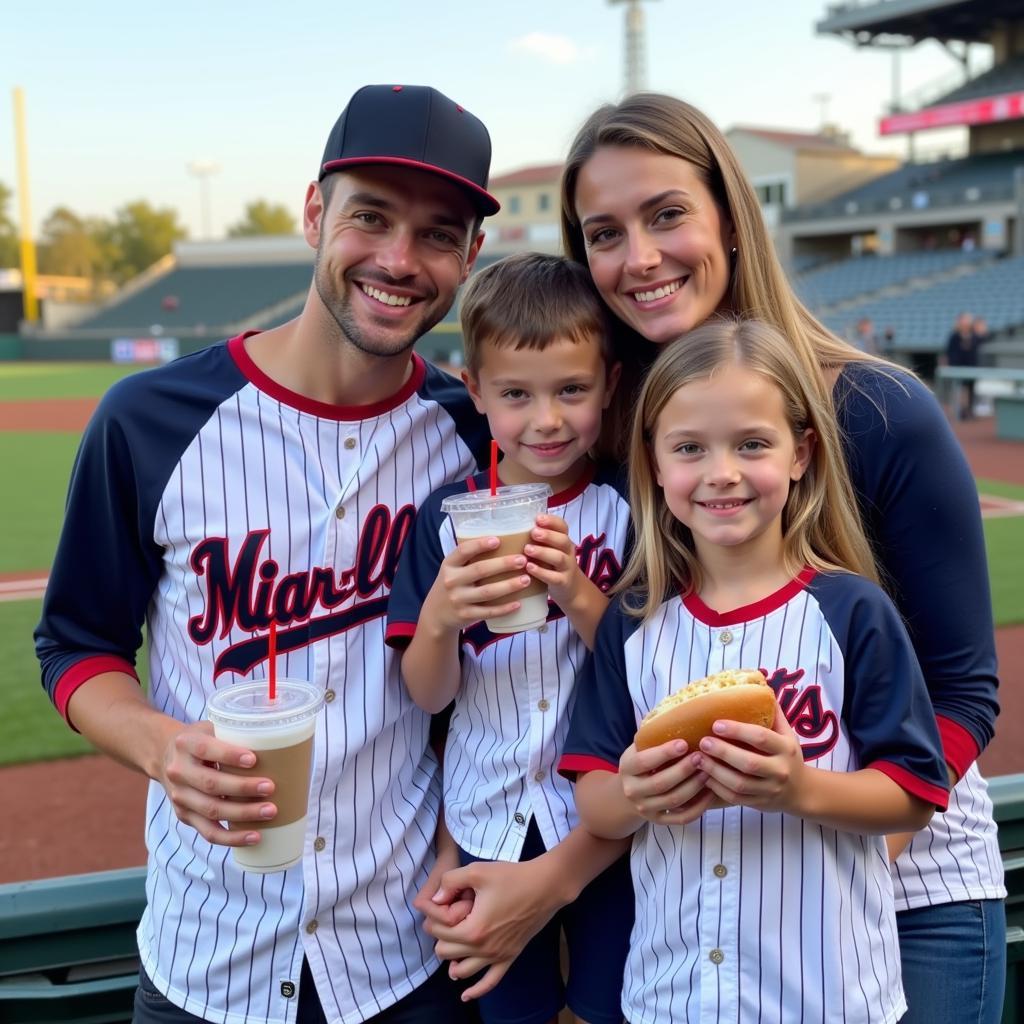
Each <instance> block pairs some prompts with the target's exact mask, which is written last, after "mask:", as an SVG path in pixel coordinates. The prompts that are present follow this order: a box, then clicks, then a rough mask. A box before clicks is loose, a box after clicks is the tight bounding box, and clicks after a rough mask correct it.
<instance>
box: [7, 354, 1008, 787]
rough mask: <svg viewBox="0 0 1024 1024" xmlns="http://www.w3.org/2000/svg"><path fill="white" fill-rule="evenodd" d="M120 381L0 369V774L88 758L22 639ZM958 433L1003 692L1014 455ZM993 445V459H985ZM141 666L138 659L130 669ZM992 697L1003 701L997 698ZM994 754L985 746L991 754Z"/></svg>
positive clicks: (1002, 762) (1003, 762)
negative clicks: (81, 451)
mask: <svg viewBox="0 0 1024 1024" xmlns="http://www.w3.org/2000/svg"><path fill="white" fill-rule="evenodd" d="M131 372H135V368H132V367H127V368H126V367H117V366H111V365H99V364H69V363H36V364H32V363H0V479H3V480H5V481H7V494H8V499H7V501H6V502H5V514H4V529H3V530H2V531H0V658H2V662H0V663H2V664H3V665H4V666H5V671H4V672H3V674H2V675H0V708H2V714H0V765H4V764H17V763H21V762H29V761H47V760H51V759H53V758H59V757H64V756H68V755H75V754H81V753H85V752H87V751H88V749H89V747H88V744H87V743H86V742H85V740H83V739H82V738H81V737H80V736H78V735H76V734H75V733H72V732H71V731H70V730H68V729H67V728H66V727H65V726H64V725H63V724H62V723H61V721H60V719H59V718H58V717H57V715H56V713H55V712H54V710H53V708H52V707H51V705H50V703H49V701H48V700H47V699H46V698H45V696H44V695H43V692H42V689H41V687H40V686H39V682H38V678H39V673H38V666H37V663H36V660H35V655H34V653H33V645H32V631H33V628H34V626H35V624H36V622H37V620H38V618H39V611H40V601H41V596H42V589H43V587H44V585H45V579H46V575H47V572H48V569H49V565H50V561H51V558H52V556H53V551H54V547H55V545H56V541H57V536H58V532H59V530H60V524H61V518H62V515H63V506H64V494H65V489H66V487H67V481H68V476H69V474H70V471H71V467H72V464H73V462H74V457H75V451H76V449H77V445H78V439H79V437H80V435H81V431H82V428H83V426H84V424H85V422H86V420H87V419H88V415H89V413H90V412H91V410H92V408H93V407H94V405H95V403H96V401H97V399H98V398H99V396H100V395H102V393H103V392H104V391H105V390H106V388H107V387H109V386H110V385H111V384H112V383H113V382H114V381H116V380H117V379H118V378H120V377H123V376H125V375H126V374H128V373H131ZM969 426H970V427H971V428H972V430H973V432H974V434H976V435H977V438H976V439H975V438H973V437H972V436H962V440H963V442H964V446H965V450H966V451H967V453H968V457H969V458H970V459H971V461H972V466H973V465H974V464H975V459H974V458H973V457H972V451H975V450H976V451H978V452H982V454H983V456H984V457H979V459H978V461H979V462H980V463H982V464H983V465H982V471H983V472H984V473H985V474H986V475H985V476H979V479H978V489H979V493H980V495H981V503H982V509H983V512H984V513H985V516H986V518H985V535H986V541H987V544H988V555H989V570H990V573H991V580H992V595H993V600H994V605H995V614H996V622H997V625H998V626H999V627H1001V628H1000V630H999V636H1000V655H1001V660H1002V665H1001V670H1002V671H1001V675H1002V677H1003V679H1004V680H1011V679H1014V678H1016V677H1018V676H1019V675H1020V673H1021V671H1022V670H1024V642H1022V641H1024V445H1018V444H1014V443H1012V442H993V441H992V440H991V437H990V435H991V433H992V425H991V423H990V422H988V423H986V422H984V421H982V423H980V424H977V425H975V424H971V425H969ZM986 432H987V433H986ZM993 444H995V445H997V446H998V445H1000V444H1001V445H1003V446H1004V447H1003V448H1002V449H1000V448H998V447H997V448H996V449H995V451H994V454H993V452H992V450H991V449H992V445H993ZM986 446H987V447H986ZM96 585H97V586H111V587H114V586H117V580H97V581H96ZM1018 638H1019V639H1018ZM1014 652H1016V653H1014ZM1008 658H1009V659H1010V660H1009V661H1008V660H1007V659H1008ZM144 666H145V658H144V656H142V657H140V668H142V669H144ZM1003 695H1004V699H1005V700H1006V701H1010V700H1012V691H1011V690H1010V688H1009V687H1004V691H1003ZM1020 717H1021V716H1019V715H1016V716H1015V715H1013V714H1012V712H1011V711H1010V708H1009V705H1008V704H1007V706H1006V707H1005V708H1004V713H1003V717H1002V718H1001V719H1000V733H1003V732H1006V733H1007V736H1006V741H1005V750H1004V751H1003V753H1002V754H1001V755H1000V757H999V758H998V764H993V765H992V767H990V768H989V771H990V772H991V771H992V770H993V769H994V768H996V767H998V768H999V769H1000V770H1001V771H1007V772H1008V771H1021V770H1024V749H1021V744H1020V743H1018V742H1016V741H1015V739H1014V737H1013V736H1012V734H1013V732H1014V730H1013V729H1012V728H1006V729H1004V728H1003V727H1004V726H1007V727H1009V726H1011V724H1012V723H1013V722H1015V721H1016V720H1019V719H1020ZM1011 741H1012V742H1011ZM1003 743H1004V741H1003V737H1002V735H1000V734H997V738H996V742H995V744H993V748H992V749H993V751H994V750H998V749H1000V748H1002V747H1003ZM991 752H992V751H990V753H991ZM986 756H988V754H987V755H986Z"/></svg>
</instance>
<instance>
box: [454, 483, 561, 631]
mask: <svg viewBox="0 0 1024 1024" xmlns="http://www.w3.org/2000/svg"><path fill="white" fill-rule="evenodd" d="M550 496H551V488H550V487H549V486H548V485H547V484H512V485H510V486H507V487H499V488H498V489H497V493H496V494H491V492H490V491H470V492H468V493H466V494H452V495H450V496H449V497H447V498H445V499H444V501H442V502H441V511H442V512H445V513H447V514H448V515H449V516H451V519H452V527H453V528H454V530H455V536H456V538H458V540H459V542H460V543H461V542H462V541H464V540H472V539H473V538H475V537H497V538H498V547H497V548H496V549H495V550H493V551H485V552H484V553H483V554H481V555H478V556H477V557H476V558H474V559H473V561H474V562H481V561H484V560H485V559H489V558H500V557H501V556H502V555H521V554H522V553H523V548H524V547H525V546H526V545H527V544H528V543H529V541H530V531H531V530H532V529H533V528H534V526H536V525H537V516H539V515H543V513H545V512H546V511H547V508H548V498H549V497H550ZM522 574H523V573H522V570H514V571H513V572H501V573H495V575H493V576H490V577H488V580H487V582H491V581H499V580H509V579H513V578H515V577H516V576H521V575H522ZM506 600H507V601H519V602H520V606H519V608H518V609H517V610H516V611H514V612H510V613H509V614H508V615H499V616H498V617H497V618H493V619H487V620H486V621H487V628H488V629H489V630H490V631H491V632H492V633H522V632H523V631H524V630H527V629H537V628H538V627H540V626H542V625H544V623H545V622H546V621H547V617H548V588H547V586H546V584H544V583H541V581H540V580H533V581H532V582H531V583H530V585H529V586H528V587H526V588H525V589H523V590H519V591H517V592H516V593H514V594H510V595H509V597H508V598H506Z"/></svg>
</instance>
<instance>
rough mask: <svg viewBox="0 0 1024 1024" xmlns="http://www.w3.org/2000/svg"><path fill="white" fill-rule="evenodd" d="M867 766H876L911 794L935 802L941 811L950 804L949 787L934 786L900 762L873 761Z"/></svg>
mask: <svg viewBox="0 0 1024 1024" xmlns="http://www.w3.org/2000/svg"><path fill="white" fill-rule="evenodd" d="M866 767H868V768H874V769H875V771H877V772H881V773H882V774H883V775H887V776H888V777H889V778H890V779H892V781H893V782H895V783H896V785H897V786H900V787H902V788H903V789H905V790H906V791H907V792H908V793H910V795H911V796H916V797H919V798H920V799H922V800H925V801H927V802H928V803H930V804H935V807H936V809H937V810H939V811H944V810H945V809H946V807H947V806H948V805H949V790H948V789H945V788H944V787H943V786H933V785H932V784H931V783H930V782H925V781H924V780H923V779H919V778H918V777H917V776H916V775H914V774H913V772H908V771H907V769H906V768H901V767H900V766H899V765H898V764H893V763H892V762H891V761H873V762H872V763H871V764H869V765H866Z"/></svg>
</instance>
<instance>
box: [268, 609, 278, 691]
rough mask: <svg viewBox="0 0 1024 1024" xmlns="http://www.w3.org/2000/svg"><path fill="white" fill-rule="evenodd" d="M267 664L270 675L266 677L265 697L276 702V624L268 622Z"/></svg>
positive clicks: (272, 621) (273, 621)
mask: <svg viewBox="0 0 1024 1024" xmlns="http://www.w3.org/2000/svg"><path fill="white" fill-rule="evenodd" d="M267 662H268V666H269V669H270V674H269V675H268V676H267V696H268V697H269V698H270V699H271V700H277V622H276V621H275V620H274V619H271V620H270V635H269V636H268V637H267Z"/></svg>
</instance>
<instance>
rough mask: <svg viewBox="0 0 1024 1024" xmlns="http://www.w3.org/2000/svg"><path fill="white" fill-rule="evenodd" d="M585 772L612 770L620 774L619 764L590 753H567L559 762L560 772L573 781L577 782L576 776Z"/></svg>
mask: <svg viewBox="0 0 1024 1024" xmlns="http://www.w3.org/2000/svg"><path fill="white" fill-rule="evenodd" d="M585 772H612V773H613V774H615V775H618V774H619V766H618V765H617V764H612V763H611V762H610V761H604V760H602V759H601V758H600V757H591V756H590V755H589V754H565V755H563V757H562V759H561V760H560V761H559V762H558V774H559V775H564V776H565V777H566V778H567V779H569V780H570V781H571V782H575V781H576V776H577V775H583V774H584V773H585Z"/></svg>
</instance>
